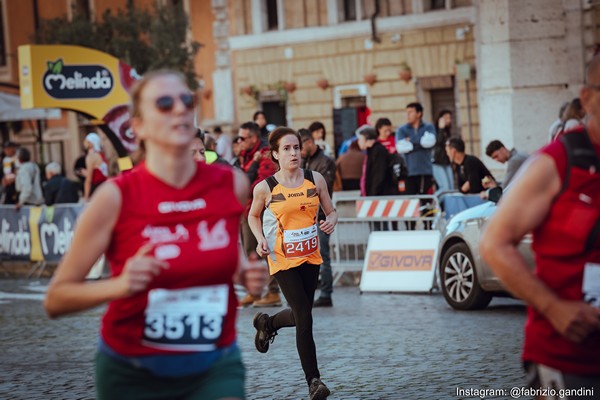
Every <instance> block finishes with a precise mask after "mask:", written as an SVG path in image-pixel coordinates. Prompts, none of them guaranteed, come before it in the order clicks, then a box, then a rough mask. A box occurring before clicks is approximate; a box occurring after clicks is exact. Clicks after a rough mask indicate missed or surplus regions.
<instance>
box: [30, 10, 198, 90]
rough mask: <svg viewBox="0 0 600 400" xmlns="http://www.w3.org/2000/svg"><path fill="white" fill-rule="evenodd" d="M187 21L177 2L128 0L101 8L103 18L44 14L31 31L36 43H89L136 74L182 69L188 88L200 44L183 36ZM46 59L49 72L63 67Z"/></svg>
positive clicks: (194, 83)
mask: <svg viewBox="0 0 600 400" xmlns="http://www.w3.org/2000/svg"><path fill="white" fill-rule="evenodd" d="M188 28H189V21H188V18H187V16H186V15H185V12H184V11H183V9H182V8H181V7H175V6H168V5H160V4H157V5H156V6H155V7H154V10H152V12H150V11H149V10H147V9H139V8H136V7H135V6H134V5H133V2H128V5H127V8H126V9H125V10H119V11H117V12H116V13H115V12H113V11H112V10H110V9H109V10H106V11H105V12H104V14H103V15H102V18H101V19H100V20H99V21H97V22H94V21H89V20H88V19H86V18H85V17H84V16H82V15H79V14H77V13H74V14H73V19H72V20H71V21H68V20H67V18H66V16H65V17H60V18H54V19H50V20H44V21H42V23H41V24H40V29H39V30H38V32H37V33H36V35H35V39H34V40H35V42H36V43H38V44H69V45H77V46H85V47H90V48H93V49H96V50H100V51H103V52H105V53H108V54H111V55H113V56H115V57H117V58H119V59H120V60H123V61H124V62H126V63H127V64H129V65H131V66H132V67H134V68H135V69H136V70H137V71H138V72H139V73H140V74H143V73H145V72H147V71H151V70H155V69H160V68H168V69H173V70H177V71H181V72H183V73H184V74H185V76H186V77H187V80H188V84H189V85H190V87H191V88H192V89H196V88H197V87H198V82H197V80H196V72H195V70H194V56H195V55H196V54H197V53H198V51H199V49H200V47H201V45H200V43H198V42H196V41H191V40H190V41H188V36H187V35H188ZM59 61H60V65H58V66H57V65H56V64H57V63H53V64H52V65H50V63H49V64H48V68H49V70H52V71H54V72H56V71H60V69H62V60H59Z"/></svg>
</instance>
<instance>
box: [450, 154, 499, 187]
mask: <svg viewBox="0 0 600 400" xmlns="http://www.w3.org/2000/svg"><path fill="white" fill-rule="evenodd" d="M486 176H491V177H492V178H493V176H492V174H491V173H490V171H489V170H488V169H487V168H486V166H485V165H483V163H482V162H481V160H480V159H479V158H477V157H475V156H471V155H468V154H467V155H465V159H464V160H463V162H462V164H455V165H454V179H455V180H456V184H457V186H456V187H457V188H458V189H459V190H460V188H461V187H462V185H463V184H464V183H465V182H467V181H469V184H470V186H471V188H470V190H469V191H468V192H467V193H480V192H482V191H483V190H485V189H484V187H483V185H482V184H481V180H482V179H483V178H485V177H486Z"/></svg>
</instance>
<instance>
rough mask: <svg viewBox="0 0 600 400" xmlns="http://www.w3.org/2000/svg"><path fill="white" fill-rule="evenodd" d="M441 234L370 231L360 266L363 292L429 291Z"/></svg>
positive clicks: (433, 277) (430, 232) (431, 285)
mask: <svg viewBox="0 0 600 400" xmlns="http://www.w3.org/2000/svg"><path fill="white" fill-rule="evenodd" d="M440 240H441V233H440V232H439V231H437V230H432V231H401V232H372V233H371V234H370V236H369V244H368V247H367V254H366V256H365V262H364V266H363V272H362V277H361V282H360V290H361V291H363V292H429V291H430V290H431V289H432V288H433V286H434V280H435V273H436V267H437V264H438V263H437V259H438V253H439V245H440Z"/></svg>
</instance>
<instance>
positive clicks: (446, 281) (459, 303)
mask: <svg viewBox="0 0 600 400" xmlns="http://www.w3.org/2000/svg"><path fill="white" fill-rule="evenodd" d="M440 281H441V284H442V293H444V297H445V298H446V302H448V304H450V305H451V306H452V307H453V308H456V309H457V310H481V309H483V308H485V307H487V305H488V304H490V301H491V300H492V295H491V294H490V293H488V292H485V291H484V290H483V289H481V286H480V285H479V281H478V278H477V270H476V269H475V263H474V262H473V256H471V252H470V251H469V248H468V247H467V245H466V244H465V243H456V244H454V245H452V246H451V247H450V248H449V249H448V251H447V252H446V253H445V254H444V258H443V259H442V263H441V265H440Z"/></svg>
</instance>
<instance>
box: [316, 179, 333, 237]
mask: <svg viewBox="0 0 600 400" xmlns="http://www.w3.org/2000/svg"><path fill="white" fill-rule="evenodd" d="M313 176H314V177H315V185H316V186H317V193H319V202H320V203H321V207H322V208H323V211H324V212H325V215H326V216H327V217H326V218H325V220H324V221H323V220H321V221H319V226H320V227H321V230H322V231H323V232H325V233H327V234H331V233H333V230H334V229H335V225H336V224H337V212H336V211H335V208H333V202H332V201H331V197H329V192H328V191H327V183H326V182H325V178H323V175H321V174H320V173H318V172H316V171H313Z"/></svg>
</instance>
